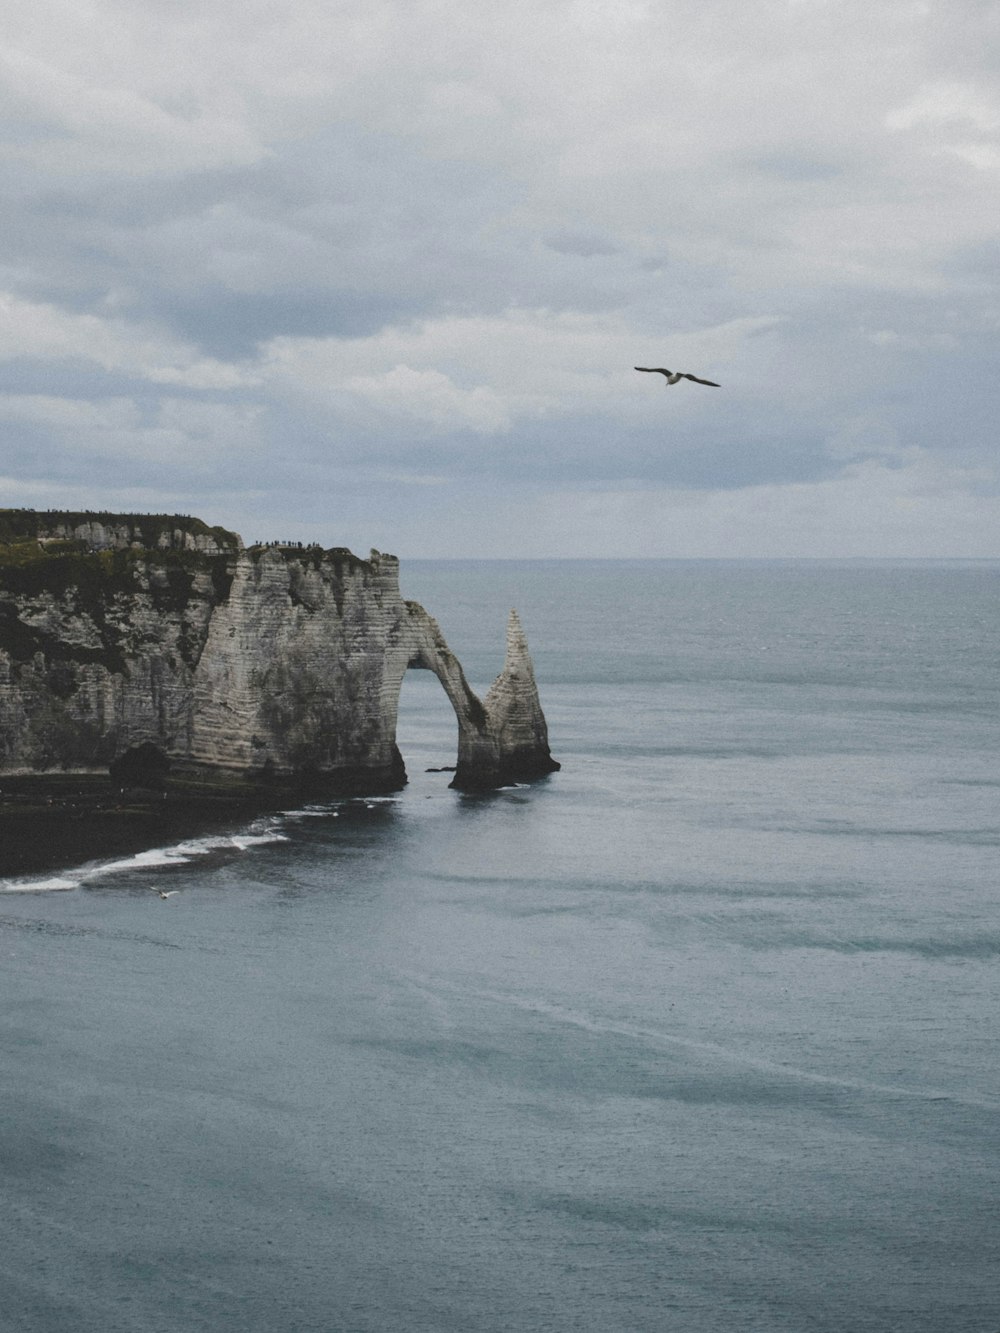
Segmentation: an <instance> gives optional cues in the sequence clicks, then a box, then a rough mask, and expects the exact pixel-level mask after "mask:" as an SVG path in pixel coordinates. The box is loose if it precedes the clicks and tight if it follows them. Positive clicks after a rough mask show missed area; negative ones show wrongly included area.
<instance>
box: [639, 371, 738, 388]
mask: <svg viewBox="0 0 1000 1333" xmlns="http://www.w3.org/2000/svg"><path fill="white" fill-rule="evenodd" d="M635 369H636V370H644V371H645V372H646V374H647V375H666V377H667V383H668V384H676V383H677V382H678V381H679V380H694V382H695V384H710V385H711V386H712V388H713V389H721V388H722V385H721V384H716V382H715V380H700V379H699V378H698V376H697V375H687V374H685V372H684V371H683V370H664V368H663V367H662V366H636V367H635Z"/></svg>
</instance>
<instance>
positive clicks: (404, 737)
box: [396, 666, 459, 782]
mask: <svg viewBox="0 0 1000 1333" xmlns="http://www.w3.org/2000/svg"><path fill="white" fill-rule="evenodd" d="M458 736H459V728H458V717H457V715H456V713H455V708H454V705H453V704H452V701H451V700H450V699H449V697H448V694H447V691H446V690H445V688H444V685H443V684H442V682H441V681H440V680H439V679H438V677H437V675H436V674H435V672H433V671H431V670H428V669H426V668H422V667H415V666H411V667H408V668H407V669H406V671H405V672H404V673H403V679H402V681H401V682H400V689H399V702H398V705H397V712H396V748H397V749H398V750H399V753H400V754H401V755H402V759H403V764H404V766H405V768H406V775H407V778H408V779H409V781H410V782H412V781H413V780H414V778H415V777H416V776H417V775H418V774H421V773H424V772H427V771H428V770H431V771H438V772H445V773H449V774H451V773H454V771H455V766H456V764H457V756H458Z"/></svg>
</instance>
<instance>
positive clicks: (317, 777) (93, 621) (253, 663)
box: [0, 511, 558, 791]
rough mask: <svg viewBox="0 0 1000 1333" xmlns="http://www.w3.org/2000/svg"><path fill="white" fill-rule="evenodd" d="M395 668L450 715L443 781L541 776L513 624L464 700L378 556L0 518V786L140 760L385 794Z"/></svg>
mask: <svg viewBox="0 0 1000 1333" xmlns="http://www.w3.org/2000/svg"><path fill="white" fill-rule="evenodd" d="M410 668H422V669H425V670H430V671H433V672H434V673H435V674H436V675H437V676H438V678H439V680H440V681H441V684H442V686H443V687H444V689H445V691H446V693H447V695H448V698H449V699H450V700H451V703H452V706H453V708H454V710H455V714H456V717H457V718H458V731H459V740H458V755H457V760H456V772H455V782H454V785H456V786H458V787H463V788H488V787H493V786H497V785H501V784H503V783H505V782H512V781H518V780H524V779H529V778H535V777H539V776H541V775H543V774H545V773H549V772H551V771H553V770H554V769H556V768H558V764H556V763H555V762H554V761H553V759H552V757H551V754H550V752H549V746H548V735H547V729H546V723H545V718H544V715H543V713H542V709H541V705H540V703H539V699H538V690H537V687H536V684H535V678H534V671H533V668H532V664H531V658H530V655H529V653H528V649H527V645H526V643H525V639H524V635H523V632H522V630H521V627H520V624H519V622H518V619H517V616H516V614H515V613H513V612H512V613H511V617H510V623H509V625H508V631H507V659H506V662H505V665H504V668H503V671H502V672H501V674H500V676H499V677H498V679H497V681H496V682H495V684H494V685H493V686H492V688H491V689H490V691H489V692H488V694H487V696H486V698H485V700H480V699H479V698H478V697H477V696H476V695H475V694H474V693H473V691H472V689H471V688H470V687H469V685H468V683H467V681H466V679H465V675H464V673H463V671H462V668H461V666H460V664H459V662H458V660H457V659H456V658H455V656H454V654H453V653H452V652H451V651H450V650H449V648H448V645H447V643H446V642H445V639H444V636H443V635H442V633H441V630H440V628H439V627H438V625H437V623H436V622H435V621H434V620H433V619H432V618H431V616H429V615H428V614H427V612H426V611H425V610H424V609H423V608H422V607H421V606H419V605H417V604H416V603H415V602H408V601H405V600H404V599H403V598H402V596H401V594H400V590H399V562H398V561H397V560H396V558H395V557H394V556H391V555H382V554H380V553H379V552H377V551H372V553H371V555H370V557H369V558H368V559H367V560H362V559H359V558H358V557H357V556H355V555H352V554H351V552H349V551H347V550H343V549H334V550H328V551H324V550H321V549H320V548H318V547H305V548H303V547H299V546H293V545H283V546H262V547H253V548H250V549H246V548H244V546H243V543H242V542H241V541H240V539H239V537H237V536H236V535H235V534H233V533H226V532H224V531H223V530H222V529H217V528H213V529H210V528H207V527H206V526H205V525H204V524H202V523H200V522H199V521H198V520H194V519H185V518H177V517H165V516H149V515H142V516H137V515H96V516H88V515H79V514H75V515H70V514H53V513H49V514H34V513H33V512H31V511H0V775H3V774H4V773H7V774H28V773H68V772H72V773H77V772H78V773H95V772H101V771H104V772H106V771H108V769H109V767H113V766H116V765H117V771H127V769H128V757H129V756H135V755H142V756H145V761H147V762H148V760H149V757H150V756H153V758H154V759H158V760H160V761H162V763H163V767H164V769H165V767H166V761H169V771H170V777H169V781H170V782H172V783H182V782H183V783H191V782H194V783H199V782H203V783H211V784H215V785H219V786H224V787H228V788H231V789H234V790H238V789H240V788H243V787H259V786H267V785H268V784H271V783H282V782H307V783H308V782H316V783H317V784H322V785H324V786H326V787H328V788H330V789H332V790H342V791H379V790H389V789H392V788H394V787H398V786H399V785H401V783H402V782H404V781H405V773H404V770H403V764H402V760H401V758H400V755H399V751H398V749H397V746H396V717H397V709H398V703H399V693H400V687H401V685H402V681H403V676H404V674H405V673H406V671H407V670H408V669H410ZM123 761H124V763H125V769H123V768H122V765H123ZM154 767H155V765H154ZM140 768H141V765H140Z"/></svg>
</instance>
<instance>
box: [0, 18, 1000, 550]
mask: <svg viewBox="0 0 1000 1333" xmlns="http://www.w3.org/2000/svg"><path fill="white" fill-rule="evenodd" d="M0 24H2V29H3V42H2V47H0V87H2V94H0V95H2V99H3V113H2V118H3V124H4V129H5V133H4V144H3V172H2V179H3V190H4V199H3V203H2V207H3V225H2V229H0V235H2V236H3V240H4V243H3V246H2V248H0V310H2V314H3V318H2V321H0V417H2V419H3V435H2V439H3V442H4V443H3V449H2V454H0V479H2V489H0V504H5V505H27V506H32V507H35V508H50V507H51V508H60V507H72V508H79V507H87V508H121V509H137V510H143V511H167V512H175V511H180V512H185V513H194V514H197V515H199V516H201V517H202V518H204V519H206V520H207V521H208V522H210V523H223V524H226V525H227V526H230V527H235V528H236V529H237V530H238V531H240V532H241V533H242V534H243V536H244V538H246V539H247V540H248V541H252V540H256V539H260V538H271V537H278V538H297V539H301V540H314V539H315V540H319V541H321V542H322V543H323V544H324V545H349V546H351V547H353V548H354V549H356V550H358V551H360V552H362V553H366V552H367V550H368V548H369V547H370V546H377V547H379V548H380V549H382V550H389V551H394V552H396V553H397V554H399V555H400V556H402V557H407V556H409V557H418V556H518V555H525V556H637V555H662V556H728V555H736V556H743V555H753V556H784V555H818V556H851V555H860V556H865V555H872V556H880V555H909V556H918V555H944V556H1000V464H998V451H997V433H998V427H997V419H998V413H997V398H998V393H997V389H998V382H1000V376H998V351H1000V292H998V260H1000V244H998V220H1000V190H998V185H1000V87H998V80H997V71H998V59H1000V6H998V5H997V4H996V3H993V0H663V2H662V3H655V2H654V0H648V3H645V2H642V0H505V3H504V4H503V5H500V6H496V5H494V6H484V5H474V4H470V3H468V0H462V2H461V3H460V2H459V0H285V3H283V4H276V3H274V0H266V3H265V2H264V0H199V3H197V4H196V3H194V0H13V3H12V4H10V5H8V6H6V7H5V12H4V17H3V19H2V20H0ZM635 365H652V366H664V365H665V366H668V367H671V368H673V369H679V370H682V371H692V372H694V373H695V374H698V375H702V376H705V377H706V378H708V379H712V380H718V381H719V382H720V384H721V385H722V387H721V388H718V389H714V388H705V387H702V386H700V385H696V384H691V383H689V382H687V381H682V383H681V384H679V385H677V386H675V387H673V388H667V387H666V386H665V383H664V381H663V378H662V377H661V376H655V375H639V374H636V373H635V371H634V370H633V366H635Z"/></svg>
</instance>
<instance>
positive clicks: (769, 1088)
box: [0, 561, 1000, 1333]
mask: <svg viewBox="0 0 1000 1333" xmlns="http://www.w3.org/2000/svg"><path fill="white" fill-rule="evenodd" d="M402 583H403V591H404V595H405V596H408V597H411V598H414V599H416V600H418V601H420V602H422V603H423V604H424V605H425V606H426V607H427V608H428V610H429V611H430V612H431V614H432V615H434V616H435V617H436V618H437V619H438V621H439V622H440V624H441V627H442V629H443V631H444V633H445V635H446V637H447V638H448V640H449V643H450V645H451V647H452V648H453V649H454V650H455V652H456V653H457V654H458V656H459V658H460V659H461V661H462V662H463V664H464V666H465V669H466V673H467V675H468V676H469V679H470V681H471V682H472V684H473V685H474V686H475V687H476V688H477V689H484V688H485V687H486V686H488V685H489V683H490V682H491V681H492V679H493V677H494V676H495V675H496V674H497V672H498V671H499V669H500V667H501V665H502V658H503V640H504V622H505V617H506V613H507V610H508V608H509V607H510V606H516V607H517V608H518V610H519V612H520V613H521V617H522V620H523V623H524V626H525V630H526V632H527V635H528V641H529V644H530V647H531V649H532V653H533V656H534V661H535V668H536V674H537V679H538V683H539V690H540V694H541V699H542V703H543V707H544V709H545V712H546V715H547V717H548V722H549V728H550V737H551V742H552V749H553V753H554V755H555V757H556V758H557V759H559V760H560V761H561V762H562V765H563V768H562V771H561V772H559V773H556V774H553V775H552V777H551V778H549V779H547V780H545V781H542V782H540V783H537V784H535V785H532V786H524V787H517V788H509V789H506V790H503V791H500V792H498V793H495V794H493V795H489V796H480V797H469V796H462V795H458V794H456V793H455V792H453V791H450V790H449V788H448V785H447V784H448V781H449V775H448V774H447V773H432V772H427V771H426V770H428V769H431V768H437V767H442V766H445V765H449V764H453V763H454V761H455V741H456V725H455V720H454V716H453V715H452V714H451V712H450V709H449V706H448V703H447V700H446V698H445V696H444V693H443V691H442V690H441V687H440V685H439V684H438V682H437V680H436V679H435V678H434V677H433V676H430V675H428V674H426V673H410V674H409V676H408V678H407V681H406V683H405V684H404V689H403V698H402V706H401V719H400V747H401V749H402V751H403V755H404V758H405V760H406V763H407V768H408V771H409V774H410V784H409V786H408V787H407V788H406V789H405V790H404V791H403V792H401V793H400V794H399V796H397V797H392V798H386V799H380V800H369V801H364V800H354V801H348V802H343V803H339V804H331V805H326V806H314V807H306V808H302V809H298V810H287V811H284V812H280V813H279V812H276V813H274V814H273V815H267V816H263V817H260V818H258V819H256V820H254V821H253V822H251V823H247V824H243V825H240V826H238V827H237V826H234V827H233V828H232V829H231V830H228V831H224V832H222V833H219V834H217V835H213V836H212V837H209V838H192V839H191V840H190V841H189V842H186V843H181V844H178V845H175V846H173V847H168V848H150V849H149V850H148V851H147V852H145V853H143V854H141V855H139V856H135V857H125V858H121V859H119V860H118V861H116V862H112V863H105V864H102V865H93V864H92V865H88V866H79V865H74V864H72V863H71V858H69V859H68V863H67V864H66V865H65V866H64V867H63V868H62V869H60V870H59V872H58V873H47V874H46V875H44V876H40V877H36V878H35V879H32V880H27V881H25V880H20V881H11V880H10V879H8V880H2V881H0V950H2V955H3V958H2V969H3V970H2V975H3V989H2V997H0V999H2V1003H0V1052H2V1061H3V1068H2V1079H0V1113H2V1125H0V1151H2V1158H3V1160H2V1177H0V1178H2V1182H3V1220H2V1233H3V1234H2V1245H0V1324H2V1325H3V1326H4V1327H5V1328H10V1329H11V1330H12V1331H15V1330H16V1333H97V1331H98V1330H100V1333H117V1331H119V1330H120V1331H121V1333H200V1331H202V1330H204V1333H209V1331H211V1333H223V1331H225V1330H233V1331H234V1333H235V1331H237V1330H238V1331H239V1333H306V1330H317V1331H321V1333H432V1331H433V1333H439V1331H440V1333H444V1331H446V1330H447V1331H449V1333H542V1331H543V1330H551V1331H552V1333H570V1331H571V1330H572V1331H574V1333H578V1331H584V1333H618V1331H619V1330H621V1331H622V1333H625V1331H627V1333H862V1330H864V1331H865V1333H868V1331H871V1333H875V1331H876V1330H877V1331H878V1333H882V1331H883V1330H897V1331H898V1333H996V1331H997V1330H998V1329H1000V1270H998V1260H1000V1061H998V1058H997V1035H998V1030H1000V904H998V881H1000V873H998V867H1000V565H997V564H992V563H962V562H949V563H905V564H904V563H898V564H894V563H885V564H856V563H839V564H838V563H827V562H821V563H787V564H786V563H736V562H734V563H727V562H706V563H701V562H655V561H653V562H593V563H591V562H566V563H561V562H551V563H550V562H530V563H519V562H496V563H492V562H487V563H472V562H468V563H465V562H455V563H449V562H442V563H437V562H435V563H431V562H427V563H423V562H410V563H405V562H404V565H403V569H402ZM0 855H2V849H0ZM157 889H160V890H163V891H164V892H168V891H169V892H170V893H171V895H172V896H170V897H168V898H167V899H161V898H160V897H159V896H158V893H157V892H156V890H157Z"/></svg>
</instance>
